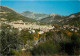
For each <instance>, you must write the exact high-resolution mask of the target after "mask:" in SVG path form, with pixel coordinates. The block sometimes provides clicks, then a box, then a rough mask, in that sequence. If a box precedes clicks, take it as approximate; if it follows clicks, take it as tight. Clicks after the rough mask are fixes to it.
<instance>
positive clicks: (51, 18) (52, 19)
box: [40, 13, 66, 24]
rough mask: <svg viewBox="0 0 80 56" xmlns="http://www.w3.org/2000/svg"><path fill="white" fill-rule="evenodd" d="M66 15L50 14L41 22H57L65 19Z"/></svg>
mask: <svg viewBox="0 0 80 56" xmlns="http://www.w3.org/2000/svg"><path fill="white" fill-rule="evenodd" d="M65 17H66V16H62V15H58V14H54V13H52V14H50V15H49V16H48V17H46V18H43V19H41V20H40V22H44V23H48V24H56V23H59V22H61V21H63V20H64V18H65Z"/></svg>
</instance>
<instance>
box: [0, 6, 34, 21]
mask: <svg viewBox="0 0 80 56" xmlns="http://www.w3.org/2000/svg"><path fill="white" fill-rule="evenodd" d="M0 19H7V21H15V20H23V21H27V22H34V21H35V20H33V19H31V18H28V17H25V16H23V15H21V14H20V13H18V12H16V11H15V10H13V9H11V8H9V7H7V6H2V5H0Z"/></svg>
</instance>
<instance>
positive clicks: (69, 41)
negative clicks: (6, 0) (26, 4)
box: [0, 5, 80, 56]
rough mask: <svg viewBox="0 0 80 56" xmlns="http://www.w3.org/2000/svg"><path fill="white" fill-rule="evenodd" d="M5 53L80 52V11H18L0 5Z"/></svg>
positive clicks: (21, 55) (18, 55)
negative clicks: (60, 12) (58, 12)
mask: <svg viewBox="0 0 80 56" xmlns="http://www.w3.org/2000/svg"><path fill="white" fill-rule="evenodd" d="M0 41H1V42H0V46H1V48H0V52H1V54H0V55H2V56H4V55H6V56H12V55H13V56H38V55H40V56H46V55H48V56H49V55H51V56H57V55H58V56H60V55H66V56H68V55H79V54H80V12H78V13H74V14H71V15H68V16H65V15H59V14H55V13H52V14H45V13H35V12H31V11H25V12H22V13H18V12H16V11H15V10H13V9H11V8H9V7H7V6H2V5H0Z"/></svg>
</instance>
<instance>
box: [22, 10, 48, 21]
mask: <svg viewBox="0 0 80 56" xmlns="http://www.w3.org/2000/svg"><path fill="white" fill-rule="evenodd" d="M21 14H22V15H24V16H26V17H29V18H32V19H35V20H41V19H43V18H45V17H48V16H49V15H48V14H44V13H34V12H31V11H25V12H23V13H21Z"/></svg>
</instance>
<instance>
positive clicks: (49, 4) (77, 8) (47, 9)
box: [1, 0, 80, 15]
mask: <svg viewBox="0 0 80 56" xmlns="http://www.w3.org/2000/svg"><path fill="white" fill-rule="evenodd" d="M1 5H4V6H8V7H11V8H13V9H14V10H16V11H18V12H20V13H21V12H23V11H33V12H41V13H47V14H50V13H56V14H60V15H70V14H73V13H77V12H80V1H78V0H70V1H68V0H65V1H61V0H56V1H54V0H26V1H25V0H24V1H23V0H1Z"/></svg>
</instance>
